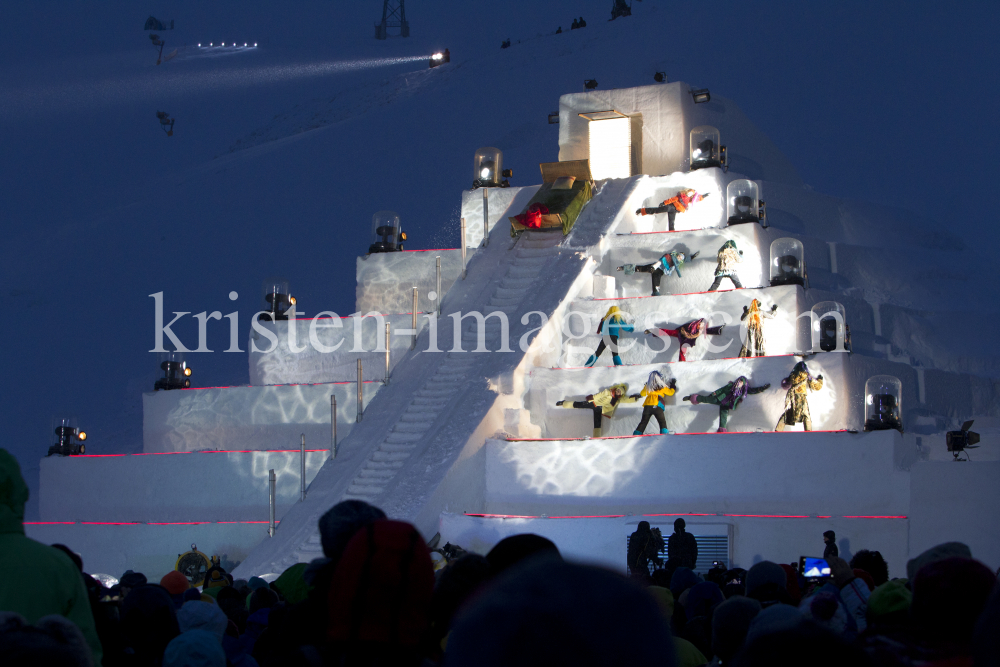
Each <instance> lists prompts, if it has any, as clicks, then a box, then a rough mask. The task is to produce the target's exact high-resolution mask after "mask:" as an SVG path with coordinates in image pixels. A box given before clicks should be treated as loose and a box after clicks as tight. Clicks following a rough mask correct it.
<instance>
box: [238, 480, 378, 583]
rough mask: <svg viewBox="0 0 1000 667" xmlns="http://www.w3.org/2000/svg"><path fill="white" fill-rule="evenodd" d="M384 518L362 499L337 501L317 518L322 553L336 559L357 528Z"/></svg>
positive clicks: (376, 509) (375, 508)
mask: <svg viewBox="0 0 1000 667" xmlns="http://www.w3.org/2000/svg"><path fill="white" fill-rule="evenodd" d="M384 518H385V512H383V511H382V510H380V509H379V508H377V507H375V506H374V505H369V504H368V503H366V502H365V501H363V500H343V501H341V502H339V503H337V504H336V505H334V506H333V507H331V508H330V509H329V510H327V512H326V514H324V515H323V516H321V517H320V519H319V537H320V542H321V543H322V544H323V555H325V556H326V557H327V558H331V559H333V560H337V559H338V558H340V555H341V554H342V553H343V551H344V548H345V547H346V546H347V543H348V542H350V540H351V538H352V537H354V534H355V533H356V532H358V530H360V529H361V528H363V527H365V526H367V525H368V524H369V523H371V522H372V521H376V520H378V519H384ZM250 581H251V582H252V581H253V579H251V580H250ZM251 588H253V586H251Z"/></svg>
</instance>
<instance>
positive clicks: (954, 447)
mask: <svg viewBox="0 0 1000 667" xmlns="http://www.w3.org/2000/svg"><path fill="white" fill-rule="evenodd" d="M972 422H973V420H972V419H970V420H969V421H967V422H965V423H964V424H962V430H960V431H948V433H947V434H946V435H945V441H946V444H947V445H948V451H949V452H951V454H952V456H953V457H955V460H956V461H968V460H969V453H968V452H965V450H967V449H975V448H976V447H978V446H979V434H978V433H973V432H972V431H970V430H969V429H970V428H972ZM962 452H965V458H964V459H960V458H958V455H959V454H960V453H962Z"/></svg>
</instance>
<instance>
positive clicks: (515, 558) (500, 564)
mask: <svg viewBox="0 0 1000 667" xmlns="http://www.w3.org/2000/svg"><path fill="white" fill-rule="evenodd" d="M542 556H544V557H552V558H558V559H560V560H561V559H562V556H561V555H560V554H559V547H557V546H556V545H555V543H554V542H553V541H552V540H550V539H548V538H545V537H542V536H541V535H535V534H534V533H521V534H519V535H511V536H509V537H505V538H503V539H502V540H500V541H499V542H497V543H496V545H495V546H494V547H493V548H492V549H490V552H489V553H488V554H486V560H488V561H489V562H490V567H492V568H493V572H494V574H499V573H500V572H503V571H504V570H506V569H507V568H509V567H511V566H513V565H516V564H518V563H520V562H521V561H524V560H527V559H529V558H536V557H542Z"/></svg>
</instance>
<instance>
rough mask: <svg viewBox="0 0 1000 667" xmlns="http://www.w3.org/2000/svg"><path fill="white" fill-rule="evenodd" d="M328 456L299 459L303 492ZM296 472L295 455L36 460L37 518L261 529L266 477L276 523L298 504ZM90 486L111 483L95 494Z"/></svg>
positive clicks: (326, 453)
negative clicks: (254, 524)
mask: <svg viewBox="0 0 1000 667" xmlns="http://www.w3.org/2000/svg"><path fill="white" fill-rule="evenodd" d="M329 456H330V450H329V449H322V450H319V451H307V452H306V457H305V463H306V465H305V472H306V484H307V485H308V484H309V483H310V482H312V479H313V478H314V477H315V476H316V473H317V472H318V471H319V469H320V468H321V467H322V466H323V464H324V463H326V461H327V459H328V458H329ZM301 464H302V459H301V454H300V451H299V450H295V451H260V452H246V451H243V452H211V453H197V454H194V453H177V454H173V455H166V454H165V455H151V454H131V455H128V454H122V455H99V456H68V457H63V456H52V457H48V458H44V459H42V465H41V489H40V498H39V511H40V514H41V518H42V520H43V521H101V522H133V521H138V522H144V523H163V522H219V521H267V520H268V512H269V509H268V507H269V504H268V502H269V501H268V481H267V480H268V471H269V470H274V471H275V475H276V486H275V494H276V501H277V502H276V515H277V517H278V518H279V519H280V518H281V516H282V515H283V514H284V513H285V512H286V511H287V510H288V508H289V507H290V506H291V505H292V504H293V503H295V502H298V500H299V492H300V488H301V487H300V485H301V476H300V470H301ZM94 480H114V483H113V484H108V485H107V492H105V493H100V494H95V493H93V485H94ZM67 497H71V498H74V499H75V500H74V502H71V503H67V502H66V498H67Z"/></svg>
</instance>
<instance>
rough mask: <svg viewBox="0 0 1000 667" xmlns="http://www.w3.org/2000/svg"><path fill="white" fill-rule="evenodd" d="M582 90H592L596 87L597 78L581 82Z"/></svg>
mask: <svg viewBox="0 0 1000 667" xmlns="http://www.w3.org/2000/svg"><path fill="white" fill-rule="evenodd" d="M583 88H584V90H594V89H596V88H597V79H587V80H585V81H584V82H583Z"/></svg>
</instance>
